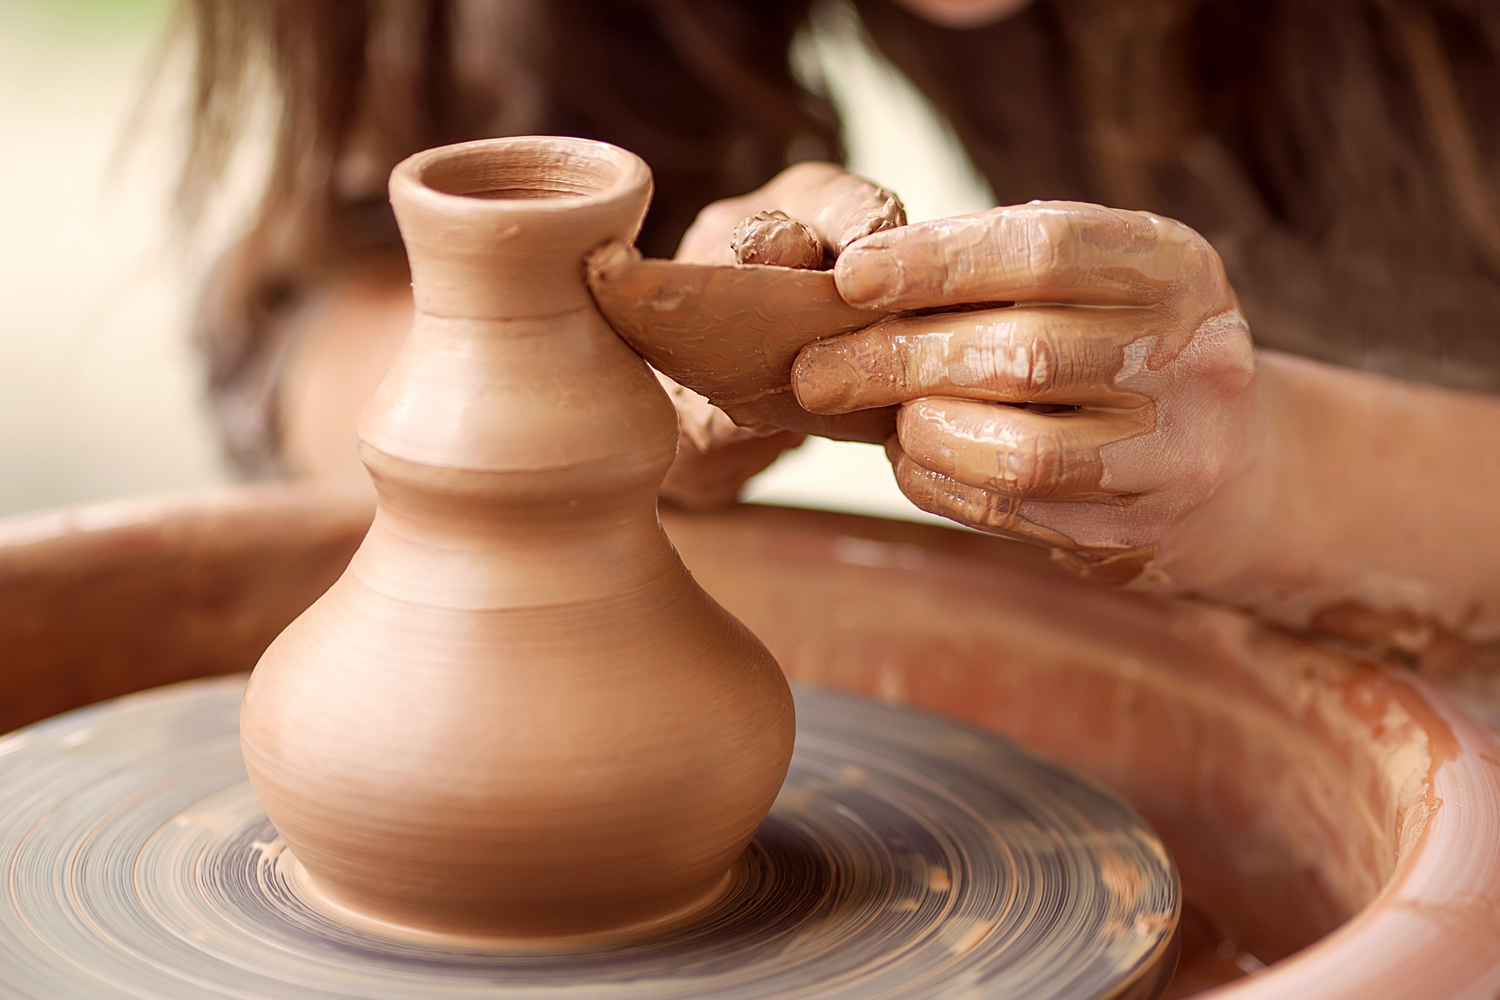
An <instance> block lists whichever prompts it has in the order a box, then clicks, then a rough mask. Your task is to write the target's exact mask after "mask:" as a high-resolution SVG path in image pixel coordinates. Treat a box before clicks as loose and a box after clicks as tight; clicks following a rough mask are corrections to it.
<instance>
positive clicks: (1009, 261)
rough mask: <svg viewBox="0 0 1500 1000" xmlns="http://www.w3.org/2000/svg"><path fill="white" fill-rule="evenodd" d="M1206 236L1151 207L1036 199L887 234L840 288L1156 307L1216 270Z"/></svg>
mask: <svg viewBox="0 0 1500 1000" xmlns="http://www.w3.org/2000/svg"><path fill="white" fill-rule="evenodd" d="M1216 260H1217V258H1216V256H1215V255H1214V252H1213V250H1212V249H1211V248H1210V247H1209V246H1208V243H1207V242H1206V241H1204V240H1203V238H1202V237H1201V236H1199V235H1198V234H1197V233H1195V232H1193V231H1192V230H1191V229H1189V228H1187V227H1186V226H1183V225H1181V224H1180V223H1176V222H1172V221H1171V220H1168V219H1161V218H1158V217H1156V216H1153V215H1148V214H1146V213H1144V212H1127V211H1122V210H1118V209H1110V208H1104V207H1102V206H1099V205H1088V204H1083V203H1080V202H1065V201H1053V202H1032V203H1031V204H1029V205H1017V206H1013V207H1009V208H997V209H992V210H990V211H988V212H980V213H977V214H975V215H961V216H956V217H954V218H950V219H934V220H932V221H930V222H920V223H917V224H915V225H911V226H906V227H904V228H902V229H893V230H889V231H885V232H877V233H875V234H873V235H871V236H867V237H865V238H864V239H862V240H860V241H859V242H857V243H855V244H853V245H852V246H850V247H849V248H848V249H846V250H845V251H844V253H843V254H842V255H841V256H840V257H839V260H838V264H837V266H836V267H835V269H834V275H835V278H836V280H837V282H838V289H839V294H841V295H842V296H843V297H844V299H845V300H846V301H848V302H850V303H851V304H854V305H858V306H862V307H864V308H866V309H891V310H904V309H929V308H934V307H938V306H951V305H956V304H959V303H972V302H1065V303H1075V304H1079V305H1154V304H1157V303H1160V302H1164V301H1166V300H1168V299H1170V298H1173V297H1174V296H1175V295H1177V294H1178V293H1179V292H1180V291H1181V290H1182V289H1183V287H1184V282H1185V281H1191V280H1192V279H1193V277H1194V276H1196V275H1202V274H1205V273H1208V274H1212V271H1213V262H1214V261H1216Z"/></svg>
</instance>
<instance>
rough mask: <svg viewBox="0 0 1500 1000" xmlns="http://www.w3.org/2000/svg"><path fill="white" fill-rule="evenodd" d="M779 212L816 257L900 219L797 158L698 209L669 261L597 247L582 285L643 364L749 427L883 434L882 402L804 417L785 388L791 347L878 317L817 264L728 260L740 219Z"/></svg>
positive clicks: (890, 417) (859, 184)
mask: <svg viewBox="0 0 1500 1000" xmlns="http://www.w3.org/2000/svg"><path fill="white" fill-rule="evenodd" d="M762 211H781V212H785V213H786V214H787V215H788V216H790V217H792V218H794V219H798V220H800V221H802V222H804V223H806V224H807V225H809V226H810V227H811V228H812V229H813V231H814V232H815V233H816V234H817V235H818V238H819V240H820V242H822V244H823V250H824V255H825V257H826V258H831V257H836V256H837V254H838V252H839V251H840V250H842V249H843V247H844V246H846V245H848V244H849V243H850V242H851V241H853V240H855V239H857V238H859V237H860V236H863V235H866V234H868V233H871V232H874V231H876V230H878V229H881V228H883V227H887V226H890V225H899V224H900V222H901V221H902V220H903V219H904V213H903V211H902V209H901V206H900V202H898V201H896V200H895V197H894V196H893V195H891V194H889V193H888V192H885V191H882V190H881V189H880V188H878V187H876V186H875V185H873V184H871V183H870V182H868V181H864V180H861V179H859V178H857V177H854V176H853V175H851V174H848V173H845V172H844V171H843V170H842V169H841V168H839V167H836V166H833V165H832V164H828V163H802V164H798V165H797V166H794V167H791V168H788V169H787V170H785V171H783V172H782V173H781V174H780V175H779V176H777V177H776V179H774V180H773V181H771V182H770V183H769V184H767V185H766V186H765V187H763V188H761V189H760V190H758V191H754V192H752V193H751V194H748V195H745V196H744V197H741V198H731V199H728V200H726V201H722V202H716V203H715V204H713V205H710V206H708V207H707V208H705V209H704V210H703V212H702V213H701V214H700V215H699V217H698V220H697V221H696V222H695V223H694V224H693V226H692V228H691V229H689V231H688V233H687V235H686V236H684V237H683V241H682V246H681V248H680V250H679V252H678V255H677V259H676V260H674V261H665V260H646V259H643V258H642V257H641V256H640V254H639V253H638V252H637V251H635V250H634V249H633V248H631V247H628V246H625V245H623V244H619V243H614V244H608V245H606V246H604V247H602V248H600V250H598V251H597V252H596V253H595V254H594V255H593V256H592V257H591V258H590V260H589V269H588V278H589V287H590V289H591V290H592V291H593V293H594V299H595V301H596V302H597V303H598V305H599V308H600V310H601V311H602V312H603V313H604V315H605V317H606V318H607V319H608V320H609V322H610V325H612V326H613V327H614V328H615V330H616V331H617V332H618V333H619V334H620V336H622V337H623V338H625V340H626V341H627V342H629V344H630V346H632V347H634V348H635V349H636V351H637V352H639V353H640V354H641V356H642V357H644V358H645V359H646V360H647V361H649V362H650V363H651V365H652V367H654V368H656V370H657V371H659V372H662V373H663V374H666V375H668V376H670V377H671V378H672V379H674V380H675V381H676V382H678V383H680V384H681V385H683V386H686V387H687V388H689V389H691V390H693V391H694V392H697V393H700V394H701V395H702V396H704V397H706V398H707V399H708V400H709V401H710V402H711V403H713V404H714V405H715V406H718V407H720V408H721V409H722V410H723V411H724V412H725V413H727V414H728V415H729V416H730V418H732V420H733V423H734V424H736V425H738V426H739V427H741V428H746V429H748V430H751V431H753V432H755V433H761V434H765V433H771V432H773V431H777V430H784V431H794V432H797V433H799V434H819V435H822V436H825V437H834V438H844V439H850V440H858V441H883V440H884V439H885V438H886V437H888V436H889V435H890V432H891V430H892V428H893V426H894V410H893V409H882V410H864V411H861V412H858V413H851V414H848V415H841V416H824V415H820V414H814V413H808V412H807V411H806V410H804V409H803V408H802V407H801V406H799V405H798V404H797V400H796V397H795V396H794V395H793V394H792V390H791V384H790V377H791V367H792V361H793V360H794V359H795V358H796V356H797V352H798V351H799V350H800V349H801V348H802V347H803V346H805V345H806V344H808V343H810V342H811V341H814V340H817V339H819V338H821V337H830V336H834V335H836V334H840V333H847V332H849V331H851V330H857V329H859V328H861V327H863V326H867V325H869V324H870V323H872V322H874V321H876V320H878V319H880V318H881V315H882V314H881V313H878V312H869V311H867V310H864V309H860V308H856V307H854V306H851V305H849V304H848V303H846V302H845V301H844V300H843V299H842V298H840V297H839V294H838V290H837V289H836V288H835V287H834V280H833V276H832V275H831V274H830V273H829V272H827V271H805V270H793V269H790V268H784V267H767V266H758V265H755V266H735V265H734V255H733V251H732V250H731V249H730V242H731V234H732V233H733V232H734V230H735V227H736V226H738V225H739V223H740V222H742V221H743V220H744V219H745V218H746V217H747V216H749V215H754V214H755V213H757V212H762Z"/></svg>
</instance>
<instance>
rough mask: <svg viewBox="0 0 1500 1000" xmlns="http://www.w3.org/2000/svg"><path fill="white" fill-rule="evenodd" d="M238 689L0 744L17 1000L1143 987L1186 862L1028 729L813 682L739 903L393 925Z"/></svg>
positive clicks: (6, 929)
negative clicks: (298, 817) (352, 888)
mask: <svg viewBox="0 0 1500 1000" xmlns="http://www.w3.org/2000/svg"><path fill="white" fill-rule="evenodd" d="M243 686H244V678H243V677H237V678H221V679H214V680H207V681H195V682H189V683H187V684H178V685H174V686H171V687H167V688H160V689H158V690H155V691H148V692H145V693H143V694H139V695H133V696H130V697H126V698H121V699H118V700H115V701H112V702H104V703H101V704H99V705H95V706H91V707H89V708H85V709H80V710H78V711H75V712H71V713H68V714H66V715H61V716H58V717H57V718H54V719H50V720H47V721H46V722H42V723H38V724H37V725H35V726H31V727H29V728H27V729H23V730H20V731H18V732H17V733H14V734H12V735H10V736H8V737H5V738H4V739H0V877H3V878H4V880H5V881H4V889H3V893H0V997H35V998H47V1000H58V998H65V997H80V998H83V997H87V998H90V1000H102V998H110V997H133V998H137V1000H143V998H150V1000H156V998H179V997H180V998H202V997H236V998H252V997H310V998H326V1000H333V998H353V997H359V998H380V1000H405V998H413V1000H415V998H422V1000H437V998H443V997H479V996H483V997H498V998H519V997H527V998H542V997H545V998H548V1000H579V998H589V1000H614V998H640V1000H672V998H687V997H695V998H696V997H703V998H727V997H734V998H744V1000H750V998H761V997H764V998H771V997H775V998H792V997H796V998H835V997H837V998H849V1000H853V998H860V1000H869V998H875V997H891V998H896V997H900V998H904V1000H916V998H925V997H932V998H937V997H953V998H960V997H963V998H969V997H974V998H980V997H1008V998H1022V997H1025V998H1034V1000H1040V998H1058V1000H1062V998H1070V1000H1082V998H1100V997H1149V996H1153V995H1155V993H1156V992H1157V991H1159V989H1160V988H1161V987H1162V986H1163V985H1164V983H1165V981H1166V978H1167V977H1168V976H1170V974H1171V971H1172V965H1173V963H1174V962H1175V929H1176V922H1177V913H1178V886H1177V878H1176V874H1175V872H1174V870H1173V868H1172V865H1171V862H1170V860H1169V859H1168V857H1167V854H1166V851H1165V850H1164V849H1163V847H1162V845H1161V842H1160V841H1159V840H1158V839H1157V837H1156V836H1155V834H1153V833H1152V832H1151V830H1150V829H1149V828H1148V827H1147V826H1146V825H1145V823H1144V822H1143V821H1142V820H1141V819H1140V818H1139V817H1138V816H1137V815H1135V814H1134V813H1133V812H1132V811H1131V810H1130V809H1129V808H1128V807H1126V806H1125V805H1123V804H1121V803H1120V802H1118V801H1116V800H1115V799H1113V798H1111V797H1110V796H1109V795H1107V794H1106V793H1104V792H1102V791H1100V790H1099V789H1097V788H1094V787H1093V786H1091V785H1089V784H1086V783H1085V782H1083V781H1081V780H1080V779H1078V778H1076V777H1074V776H1072V775H1070V774H1069V773H1068V772H1066V771H1064V770H1062V769H1060V768H1058V767H1056V766H1054V765H1051V764H1048V763H1046V762H1044V761H1040V760H1037V759H1036V758H1033V757H1031V756H1029V755H1027V754H1026V753H1025V752H1023V751H1021V750H1019V749H1018V748H1016V747H1015V746H1013V745H1012V744H1010V743H1007V742H1005V741H1004V740H1001V739H998V738H996V737H993V736H990V735H987V734H984V733H981V732H979V731H976V730H973V729H969V728H966V727H964V726H961V725H958V724H955V723H952V722H949V721H946V720H943V719H939V718H936V717H934V716H929V715H925V714H922V713H919V712H915V711H911V710H904V709H897V708H890V707H886V706H883V705H879V704H876V703H874V702H870V701H866V700H863V699H859V698H854V697H850V696H847V695H835V694H829V693H824V692H819V691H811V690H803V691H799V692H798V695H797V712H798V734H797V750H796V755H795V757H794V759H793V761H792V766H791V773H790V775H789V776H788V778H787V783H786V786H785V788H784V790H783V791H782V794H781V797H780V799H778V801H777V803H776V807H775V808H774V809H773V810H772V812H771V815H770V818H769V819H768V820H767V821H766V822H765V824H764V825H763V826H762V827H761V830H760V832H759V833H758V834H757V835H756V838H755V840H754V842H753V843H752V845H751V847H750V849H749V850H748V851H747V852H746V854H745V856H744V857H743V858H742V859H741V861H740V862H739V864H738V865H737V867H736V869H735V871H734V873H733V882H732V885H731V887H730V889H729V891H728V892H727V894H726V895H725V896H724V897H723V898H722V899H721V900H720V902H719V903H717V904H716V905H715V906H714V907H713V908H712V909H710V910H708V911H706V912H705V913H703V914H702V915H701V916H699V917H698V918H696V919H695V920H694V921H693V922H691V923H689V924H687V925H685V926H680V927H678V928H676V929H673V930H671V931H668V932H665V933H661V934H658V935H656V936H651V937H645V938H641V939H638V940H633V941H625V942H615V943H612V944H608V945H593V946H589V947H575V948H571V949H555V948H554V949H545V948H537V947H535V946H533V947H531V948H496V947H494V946H493V945H491V946H488V947H480V946H478V945H474V944H469V943H464V942H458V941H443V940H436V939H433V940H423V939H420V938H417V937H407V938H403V937H399V936H392V935H390V934H387V933H382V932H381V931H379V930H377V929H371V928H364V927H358V926H352V925H349V924H345V923H341V922H339V921H337V920H336V919H333V918H332V917H330V916H329V915H327V913H326V912H325V910H324V909H322V908H321V907H320V906H319V905H316V904H315V903H313V902H312V901H310V900H309V899H308V898H307V896H306V894H305V892H304V890H303V889H302V888H301V883H300V881H299V880H298V879H297V878H296V877H295V873H296V871H297V869H296V865H295V862H294V861H293V860H292V859H291V855H290V854H289V853H288V852H285V851H284V850H283V849H282V848H283V845H282V843H281V841H279V840H278V839H277V836H276V831H275V830H274V828H273V827H272V826H271V824H270V822H269V821H268V820H267V819H266V815H265V813H264V812H263V811H262V810H261V808H260V804H259V803H258V802H257V801H256V798H255V795H254V794H253V792H252V791H251V789H250V785H249V783H248V782H247V781H246V778H245V771H244V766H243V765H242V763H241V761H240V750H239V738H238V716H239V706H240V695H241V691H242V689H243Z"/></svg>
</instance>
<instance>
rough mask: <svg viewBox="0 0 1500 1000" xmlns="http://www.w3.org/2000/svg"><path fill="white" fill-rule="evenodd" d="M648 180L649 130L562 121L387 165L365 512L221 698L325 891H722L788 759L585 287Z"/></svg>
mask: <svg viewBox="0 0 1500 1000" xmlns="http://www.w3.org/2000/svg"><path fill="white" fill-rule="evenodd" d="M650 195H651V177H650V172H649V170H648V169H647V167H646V165H645V164H644V163H643V162H642V161H641V160H640V159H639V158H637V157H635V156H634V155H632V154H630V153H627V152H625V151H623V150H620V149H616V148H614V147H611V146H607V145H605V144H602V143H596V142H589V141H584V140H578V139H555V138H511V139H496V140H486V141H482V142H475V143H466V144H463V145H459V146H451V147H446V148H442V149H436V150H429V151H427V152H425V153H420V154H418V155H416V156H414V157H412V158H410V159H408V160H407V161H405V162H404V163H402V164H401V165H400V166H399V167H397V169H396V171H395V173H394V174H393V175H392V178H391V198H392V201H393V203H394V205H395V209H396V217H397V220H398V222H399V223H400V226H401V232H402V236H403V238H404V239H405V241H406V246H407V252H408V255H409V257H410V261H411V271H412V278H413V290H414V296H415V303H416V318H415V322H414V326H413V329H412V333H411V336H410V338H409V339H408V341H407V342H406V345H405V346H404V347H403V349H402V352H401V354H400V355H399V357H398V359H397V360H396V362H395V364H394V366H393V367H392V369H391V371H390V373H389V374H387V375H386V377H385V380H384V381H383V382H382V383H381V384H380V386H379V388H378V389H377V390H376V392H375V394H374V396H373V397H372V398H371V400H370V402H369V403H368V404H367V406H366V408H365V410H364V413H363V415H362V417H361V419H360V423H359V427H358V433H359V441H360V454H361V457H362V459H363V461H364V462H365V464H366V466H367V467H368V469H369V471H370V475H371V477H372V479H373V480H374V483H375V487H376V491H377V494H378V501H377V504H378V509H377V512H376V514H375V520H374V523H373V525H372V526H371V528H370V532H369V534H368V535H367V536H366V538H365V540H364V542H363V544H362V545H361V546H360V548H359V551H358V552H357V553H356V554H355V556H354V559H353V561H352V562H351V564H350V565H349V568H348V570H347V571H346V572H345V573H344V574H343V576H341V577H340V578H339V580H338V582H336V583H335V584H334V585H333V586H332V588H331V589H329V590H328V592H327V593H326V594H324V595H323V597H321V598H320V599H319V600H318V601H317V602H316V603H315V604H314V605H313V606H312V607H311V608H309V609H308V610H307V611H306V612H305V613H304V614H303V615H302V616H301V617H300V618H298V619H297V620H296V621H295V622H293V623H292V625H291V626H289V627H288V628H287V630H286V631H285V632H284V633H282V634H281V636H280V637H279V638H278V639H276V641H275V642H274V643H272V645H271V647H270V648H269V649H268V650H267V651H266V653H265V655H264V657H263V658H262V659H261V660H260V663H259V665H258V666H257V667H256V669H255V672H254V675H253V677H252V678H251V680H250V684H249V688H248V690H247V692H246V695H245V702H244V711H243V718H242V742H243V748H244V757H245V764H246V767H247V768H248V770H249V774H250V778H251V781H252V783H253V784H254V787H255V791H256V792H257V794H258V795H259V797H260V799H261V801H262V803H263V804H264V805H265V808H266V811H267V813H268V814H269V815H270V817H271V819H272V821H273V822H274V823H275V826H276V829H277V830H278V831H279V832H280V834H281V836H282V837H283V838H284V839H285V841H286V843H287V844H288V846H289V847H290V850H291V852H292V854H293V855H295V858H296V860H297V862H298V863H299V864H300V865H301V866H303V868H304V869H305V872H306V875H307V877H308V879H309V880H310V883H311V885H312V886H313V887H314V888H315V889H316V890H317V892H319V893H320V894H321V895H322V896H324V897H326V899H327V900H328V901H330V902H332V903H334V904H337V905H339V906H343V907H347V908H349V909H352V910H354V911H357V912H358V913H360V914H362V915H364V916H367V917H372V918H375V919H378V920H384V921H389V922H392V923H394V924H399V925H406V926H410V927H416V928H420V929H423V930H428V931H443V932H456V933H462V934H471V935H473V934H477V935H495V936H501V937H539V936H540V937H554V936H561V937H566V936H570V935H598V934H611V933H617V932H627V931H632V930H641V929H643V928H647V927H651V926H656V925H659V924H661V923H663V922H671V921H673V920H675V919H677V918H680V917H685V916H687V915H691V913H692V912H695V910H696V909H698V908H701V907H702V906H705V905H709V904H710V903H712V901H713V899H714V898H715V895H716V893H717V892H718V891H719V890H720V889H721V887H722V886H723V885H724V883H725V879H726V875H727V873H728V871H729V869H730V866H731V864H732V863H733V862H734V860H735V858H736V857H737V856H738V855H739V854H740V852H741V851H742V850H743V849H744V847H745V845H746V843H748V841H749V840H750V838H751V836H752V834H753V833H754V832H755V830H756V828H757V826H758V825H759V824H760V822H761V820H762V819H763V818H764V817H765V815H766V813H767V811H768V810H769V809H770V807H771V803H772V801H773V800H774V798H775V796H776V794H777V790H778V789H779V788H780V786H781V783H782V780H783V777H784V776H785V774H786V769H787V766H788V763H789V761H790V758H791V751H792V741H793V732H794V720H793V709H792V701H791V696H790V693H789V691H788V689H787V686H786V682H785V680H784V679H783V677H782V675H781V671H780V670H779V669H778V667H777V665H776V662H775V660H774V659H772V657H771V655H770V654H769V653H768V652H767V651H766V650H765V648H764V647H763V646H762V645H761V644H760V643H759V642H758V641H757V640H756V638H755V637H754V636H753V635H751V634H750V632H749V631H747V630H746V629H745V628H744V627H743V626H742V625H741V624H740V623H739V622H738V621H736V620H735V619H734V618H733V617H731V616H730V615H729V614H728V613H727V612H725V611H724V610H723V609H722V608H720V607H719V605H718V604H716V603H715V602H714V601H713V600H712V599H711V598H710V597H708V596H707V595H706V594H705V593H704V592H703V591H702V590H701V589H700V588H699V587H698V585H697V584H696V583H694V582H693V579H692V577H691V576H690V575H689V574H688V572H687V570H686V569H685V568H684V567H683V565H682V562H681V560H680V559H679V558H678V556H677V553H676V551H675V550H674V549H673V548H672V545H671V543H670V542H669V541H668V540H667V537H666V535H665V534H664V533H663V531H662V528H661V524H660V522H659V521H658V519H657V513H656V494H657V487H658V485H659V484H660V483H661V481H662V477H663V475H664V474H665V472H666V470H667V467H668V465H669V464H670V463H671V461H672V456H673V453H674V449H675V447H676V436H677V422H676V416H675V413H674V410H673V408H672V405H671V403H670V402H669V401H668V399H667V396H666V395H665V393H664V392H663V390H662V388H661V386H660V385H659V384H658V382H657V380H656V378H655V377H654V376H653V375H652V373H651V371H650V370H649V369H648V368H647V366H646V364H645V362H643V361H642V360H641V359H640V358H639V357H638V356H636V355H635V354H634V353H632V352H631V351H630V349H629V348H627V347H626V346H625V345H624V344H622V343H621V342H620V340H619V339H618V338H617V337H616V336H615V335H614V334H613V333H612V332H611V330H610V328H609V326H608V325H607V324H606V323H605V321H604V319H603V318H602V317H601V316H600V315H599V313H598V311H597V310H596V308H595V306H594V303H593V300H592V299H591V298H590V296H589V292H588V289H587V288H586V287H585V285H584V280H583V275H584V267H583V259H584V255H585V254H587V253H588V252H589V251H590V250H592V249H594V248H595V247H598V246H600V245H601V244H604V243H607V242H610V241H622V242H624V243H627V244H628V243H629V242H630V241H631V240H632V239H633V238H634V236H635V233H636V231H637V229H638V228H639V225H640V221H641V219H642V217H643V216H644V214H645V211H646V206H647V203H648V201H649V200H650ZM824 277H825V278H826V276H824ZM830 280H831V279H830ZM830 287H831V284H830ZM788 364H789V359H788Z"/></svg>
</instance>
